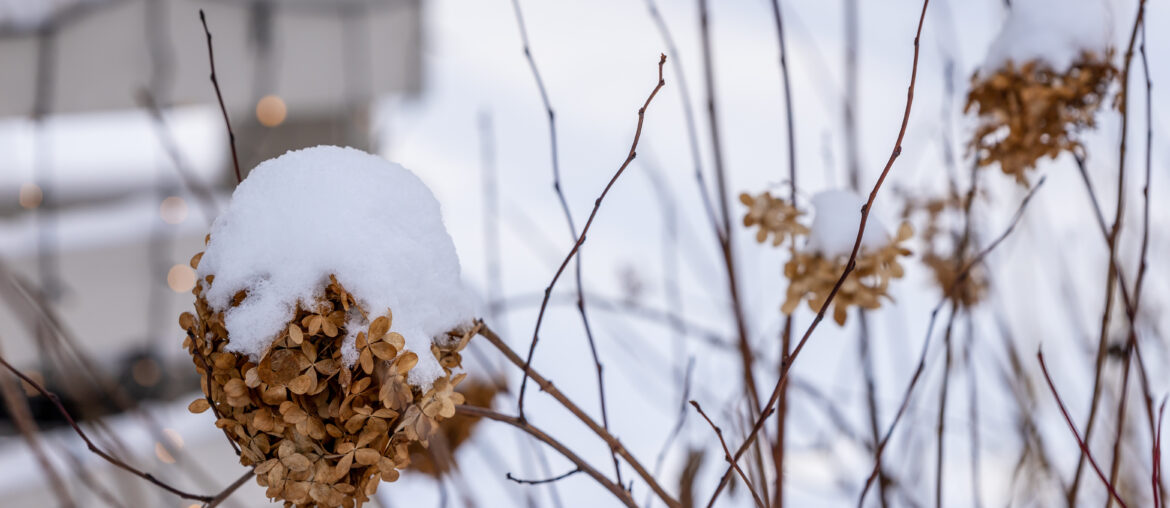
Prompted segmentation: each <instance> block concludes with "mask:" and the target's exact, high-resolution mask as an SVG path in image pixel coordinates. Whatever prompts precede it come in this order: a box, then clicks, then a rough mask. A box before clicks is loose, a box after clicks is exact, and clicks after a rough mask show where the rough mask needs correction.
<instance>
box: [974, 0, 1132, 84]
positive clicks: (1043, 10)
mask: <svg viewBox="0 0 1170 508" xmlns="http://www.w3.org/2000/svg"><path fill="white" fill-rule="evenodd" d="M1112 42H1113V15H1112V12H1111V10H1110V8H1109V5H1108V4H1107V3H1106V0H1013V1H1012V5H1011V10H1010V11H1009V13H1008V17H1007V19H1006V20H1005V21H1004V24H1003V28H1002V29H1001V30H1000V32H999V35H998V36H996V38H995V40H994V41H993V42H992V43H991V48H990V49H989V50H988V53H987V60H986V61H985V62H984V64H983V69H982V71H981V72H983V73H984V74H991V73H994V72H995V71H996V70H997V69H1000V68H1002V67H1003V66H1004V65H1005V64H1006V63H1007V62H1008V61H1009V60H1010V61H1012V62H1014V63H1015V64H1016V66H1017V67H1018V66H1019V65H1022V64H1023V63H1025V62H1029V61H1032V60H1040V61H1042V62H1045V63H1047V64H1048V65H1050V66H1051V67H1052V70H1054V71H1056V72H1064V71H1065V70H1067V69H1068V68H1069V67H1070V66H1071V65H1072V63H1073V62H1074V61H1075V60H1076V59H1077V57H1079V56H1080V54H1081V53H1082V52H1084V51H1092V52H1094V53H1096V54H1097V56H1098V57H1103V56H1104V55H1105V50H1106V49H1108V48H1109V47H1111V46H1112Z"/></svg>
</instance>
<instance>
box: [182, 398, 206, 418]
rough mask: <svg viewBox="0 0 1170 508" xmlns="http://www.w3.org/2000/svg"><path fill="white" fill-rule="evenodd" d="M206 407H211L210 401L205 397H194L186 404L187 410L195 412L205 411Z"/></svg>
mask: <svg viewBox="0 0 1170 508" xmlns="http://www.w3.org/2000/svg"><path fill="white" fill-rule="evenodd" d="M208 409H211V403H210V402H207V399H195V400H193V401H191V403H190V404H188V405H187V410H188V411H190V412H192V413H196V414H198V413H202V412H204V411H207V410H208Z"/></svg>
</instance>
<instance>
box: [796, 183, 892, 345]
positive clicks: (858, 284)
mask: <svg viewBox="0 0 1170 508" xmlns="http://www.w3.org/2000/svg"><path fill="white" fill-rule="evenodd" d="M864 202H865V201H864V200H863V199H862V198H861V197H860V196H858V195H856V194H854V193H852V192H848V191H826V192H822V193H819V194H817V195H816V196H814V197H813V206H814V208H815V209H816V216H814V218H813V225H812V227H811V228H810V238H809V242H808V244H807V245H806V246H804V247H803V248H800V249H797V250H796V252H795V255H794V256H793V257H792V258H791V259H789V260H788V262H787V263H785V265H784V276H785V277H786V278H787V279H788V281H789V284H788V291H787V297H786V299H785V300H784V304H783V305H782V306H781V308H780V310H781V311H782V312H784V313H785V314H791V313H792V312H794V311H795V310H796V308H797V306H799V305H800V302H801V301H807V302H808V305H809V308H811V309H812V310H813V311H818V310H820V308H821V307H822V306H823V305H824V304H825V301H826V300H827V299H828V297H829V293H830V292H832V290H833V286H835V285H836V283H837V279H838V278H840V277H841V274H842V273H843V272H844V271H845V263H846V262H848V260H849V254H850V252H851V251H852V248H853V244H854V242H855V241H856V237H857V227H858V224H859V223H860V221H861V205H862V204H863V203H864ZM913 234H914V232H913V229H912V228H911V227H910V224H909V223H907V222H903V223H902V224H901V226H900V227H899V228H898V231H897V234H896V235H895V236H893V237H890V235H889V234H888V233H887V232H886V231H885V229H884V226H882V224H881V223H880V222H878V221H877V220H876V219H875V218H873V217H872V216H871V218H870V220H869V221H868V224H867V226H866V231H865V233H864V235H863V237H862V244H861V248H860V250H859V251H858V255H857V259H856V265H855V267H854V269H853V271H852V272H850V274H849V276H848V277H846V279H845V282H844V283H842V285H841V289H840V290H838V292H837V296H836V297H835V298H834V300H833V320H834V321H836V322H837V324H838V325H844V324H845V320H846V317H847V316H848V310H849V307H851V306H858V307H861V308H864V309H876V308H879V307H881V303H882V299H883V298H886V299H888V298H889V292H888V289H889V284H890V280H892V279H899V278H901V277H902V276H903V275H904V273H905V271H904V269H903V267H902V265H901V263H900V262H899V259H898V258H899V257H902V256H908V255H910V251H909V250H908V249H906V248H905V247H904V246H903V244H904V243H905V242H906V241H907V240H909V239H910V237H911V236H913Z"/></svg>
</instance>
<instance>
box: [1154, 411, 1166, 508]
mask: <svg viewBox="0 0 1170 508" xmlns="http://www.w3.org/2000/svg"><path fill="white" fill-rule="evenodd" d="M1163 416H1166V399H1165V398H1163V399H1162V404H1161V405H1160V406H1158V430H1157V431H1156V432H1154V467H1153V473H1151V474H1150V483H1152V484H1153V485H1152V486H1153V489H1154V508H1160V507H1161V506H1162V503H1161V500H1162V496H1161V495H1159V491H1158V489H1159V486H1160V485H1161V484H1162V482H1161V479H1160V477H1161V475H1162V417H1163Z"/></svg>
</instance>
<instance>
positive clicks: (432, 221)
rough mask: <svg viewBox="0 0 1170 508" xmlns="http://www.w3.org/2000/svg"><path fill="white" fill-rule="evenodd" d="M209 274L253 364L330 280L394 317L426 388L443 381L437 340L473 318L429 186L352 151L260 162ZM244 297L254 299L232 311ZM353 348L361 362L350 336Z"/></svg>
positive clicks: (224, 226)
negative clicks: (436, 352) (415, 357)
mask: <svg viewBox="0 0 1170 508" xmlns="http://www.w3.org/2000/svg"><path fill="white" fill-rule="evenodd" d="M208 275H214V279H213V281H212V283H211V284H210V285H209V287H208V288H207V289H206V292H205V296H206V298H207V301H208V303H209V304H210V305H211V306H212V307H213V308H214V309H215V310H218V311H224V325H225V327H226V328H227V331H228V335H229V337H230V342H229V344H228V346H227V348H226V350H227V351H230V352H234V353H239V354H243V355H248V356H249V357H251V358H252V359H253V360H255V361H259V358H260V357H261V356H263V355H264V353H265V352H266V351H267V350H268V348H269V347H270V345H271V344H272V342H273V340H275V339H276V338H277V336H278V335H279V334H280V333H281V331H282V330H283V329H284V328H285V327H286V326H287V324H288V322H289V320H291V319H292V318H293V317H294V316H295V313H296V308H297V305H298V303H301V304H305V305H311V304H312V302H314V301H316V300H317V299H318V297H320V296H321V295H320V293H321V291H322V290H323V288H324V287H325V286H327V285H328V284H329V276H330V275H333V276H336V278H337V281H338V282H339V283H340V284H341V285H342V286H344V287H345V289H346V290H348V291H349V292H350V293H351V294H352V295H353V296H354V297H355V299H356V300H357V302H358V303H359V304H360V305H361V306H362V308H363V309H366V310H368V311H370V312H371V313H372V315H381V314H383V313H385V312H387V310H388V309H389V310H391V311H392V312H393V316H394V319H393V323H394V324H393V328H394V330H395V331H397V332H398V333H401V334H402V335H403V336H405V338H406V349H407V350H409V351H414V352H415V353H417V355H418V359H419V362H418V365H417V366H416V367H415V368H414V369H412V370H411V371H410V375H409V381H410V383H411V384H414V385H416V386H421V385H429V384H430V383H431V382H432V381H433V380H434V379H436V378H438V377H440V376H442V375H443V370H442V368H441V367H440V366H439V364H438V361H437V360H436V359H435V357H434V356H433V355H432V354H431V353H430V347H431V341H432V338H433V337H436V336H439V335H441V334H443V333H445V332H447V331H449V330H452V329H453V328H456V327H458V326H460V325H463V324H466V323H467V322H469V321H470V319H471V318H472V317H473V304H472V299H471V295H470V293H469V292H468V291H467V290H466V289H465V288H464V287H463V285H462V283H461V280H460V270H459V259H458V257H457V256H456V254H455V246H454V244H453V243H452V241H451V237H450V236H449V235H448V234H447V230H446V228H445V227H444V226H443V220H442V217H441V216H440V213H439V203H438V202H437V201H436V200H435V198H434V196H433V195H432V194H431V191H430V190H429V189H428V188H427V187H426V185H425V184H423V183H422V181H421V180H419V179H418V177H417V176H415V175H414V174H413V173H411V172H410V171H408V170H407V169H405V168H403V167H402V166H399V165H398V164H395V163H392V162H389V161H387V160H385V159H383V158H381V157H378V156H375V155H370V154H367V153H365V152H362V151H360V150H356V149H353V148H340V147H335V146H318V147H314V148H307V149H303V150H297V151H291V152H288V153H286V154H284V155H282V156H280V157H277V158H275V159H271V160H268V161H265V162H263V163H261V164H260V165H259V166H257V167H256V169H254V170H253V171H252V172H251V174H249V175H248V178H247V179H246V180H244V181H243V182H242V183H241V184H240V185H239V187H237V188H236V190H235V192H234V194H233V195H232V202H231V204H230V205H229V207H228V209H227V211H226V212H224V213H223V214H222V215H221V216H220V217H219V218H218V219H216V221H215V223H214V224H213V225H212V229H211V240H210V242H209V243H208V245H207V249H206V251H205V252H204V254H203V257H202V259H201V260H200V263H199V278H200V280H204V278H205V277H206V276H208ZM240 291H246V292H247V298H245V299H244V301H243V302H241V303H240V304H239V305H238V306H235V307H232V306H231V302H232V298H233V297H234V296H235V295H236V294H237V293H238V292H240ZM355 328H357V327H355ZM343 351H344V352H345V360H346V362H347V363H349V364H351V365H352V364H353V362H354V361H355V360H356V358H357V352H356V349H354V337H353V336H352V335H351V336H350V337H348V338H347V339H346V343H345V344H344V345H343Z"/></svg>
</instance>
